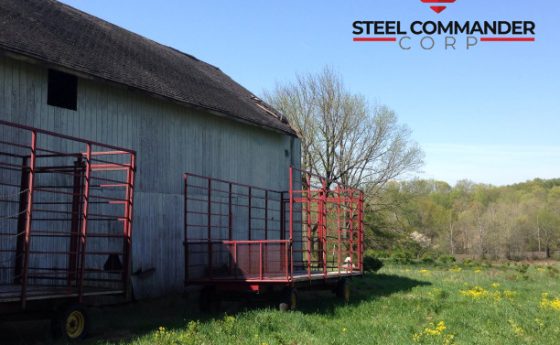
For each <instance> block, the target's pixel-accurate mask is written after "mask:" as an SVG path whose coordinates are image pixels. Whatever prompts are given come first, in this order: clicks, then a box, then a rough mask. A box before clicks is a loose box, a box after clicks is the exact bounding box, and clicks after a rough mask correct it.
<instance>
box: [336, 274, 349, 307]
mask: <svg viewBox="0 0 560 345" xmlns="http://www.w3.org/2000/svg"><path fill="white" fill-rule="evenodd" d="M350 295H351V288H350V280H349V279H346V278H343V279H341V280H339V281H338V283H337V286H336V297H338V298H340V299H341V300H342V301H344V303H349V302H350Z"/></svg>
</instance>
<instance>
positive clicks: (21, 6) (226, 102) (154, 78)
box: [0, 0, 295, 135]
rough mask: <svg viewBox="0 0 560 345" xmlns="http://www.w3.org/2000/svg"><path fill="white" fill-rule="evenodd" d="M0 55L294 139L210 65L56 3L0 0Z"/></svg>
mask: <svg viewBox="0 0 560 345" xmlns="http://www.w3.org/2000/svg"><path fill="white" fill-rule="evenodd" d="M0 50H4V51H9V52H12V53H16V54H20V55H25V56H28V57H31V58H33V59H36V60H39V61H42V62H45V63H48V64H49V65H54V66H61V67H64V68H66V69H70V70H73V71H76V72H79V73H83V74H86V75H88V76H93V77H96V78H101V79H103V80H108V81H111V82H115V83H118V84H123V85H126V86H129V87H132V88H135V89H139V90H142V91H145V92H148V93H150V94H154V95H158V96H161V97H164V98H166V99H169V100H173V101H175V102H179V103H184V104H188V105H191V106H195V107H200V108H204V109H208V110H212V111H215V112H218V113H220V114H223V115H225V116H228V117H231V118H235V119H238V120H242V121H244V122H250V123H252V124H255V125H259V126H264V127H267V128H272V129H275V130H279V131H282V132H285V133H288V134H291V135H295V132H294V130H293V129H292V128H291V127H290V125H289V124H288V122H287V121H286V120H285V119H283V118H282V116H281V115H280V114H279V113H278V112H276V111H275V110H274V109H272V108H270V107H269V106H268V105H266V104H265V103H263V102H262V101H261V100H259V99H258V98H256V97H255V96H254V95H253V94H252V93H251V92H250V91H248V90H247V89H245V88H244V87H242V86H241V85H239V84H238V83H236V82H235V81H234V80H232V79H231V78H230V77H228V76H227V75H226V74H224V73H223V72H222V71H220V70H219V69H218V68H216V67H214V66H212V65H210V64H208V63H205V62H204V61H200V60H198V59H197V58H195V57H193V56H191V55H188V54H185V53H182V52H180V51H178V50H176V49H173V48H171V47H167V46H164V45H161V44H159V43H157V42H154V41H152V40H150V39H147V38H145V37H142V36H140V35H137V34H135V33H132V32H130V31H128V30H125V29H123V28H120V27H118V26H116V25H113V24H111V23H108V22H106V21H104V20H101V19H99V18H97V17H94V16H91V15H89V14H87V13H84V12H81V11H79V10H76V9H74V8H72V7H70V6H68V5H65V4H62V3H60V2H58V1H54V0H0ZM209 116H211V115H209Z"/></svg>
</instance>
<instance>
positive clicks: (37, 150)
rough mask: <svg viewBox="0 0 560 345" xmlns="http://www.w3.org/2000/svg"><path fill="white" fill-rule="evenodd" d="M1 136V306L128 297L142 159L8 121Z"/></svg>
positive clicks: (0, 124) (3, 123)
mask: <svg viewBox="0 0 560 345" xmlns="http://www.w3.org/2000/svg"><path fill="white" fill-rule="evenodd" d="M0 132H1V133H2V139H1V140H0V206H1V207H0V225H1V228H0V240H1V241H0V258H2V260H0V303H14V302H17V303H20V304H21V308H22V309H25V308H26V304H27V302H28V301H30V300H39V299H41V300H45V299H51V298H75V299H76V300H77V301H78V302H82V300H83V298H84V296H91V295H104V294H121V293H122V294H126V293H127V291H128V290H129V289H128V287H129V277H130V257H131V256H130V251H131V239H132V207H133V195H134V175H135V155H136V153H135V152H134V151H132V150H127V149H123V148H119V147H115V146H111V145H105V144H101V143H97V142H93V141H88V140H83V139H79V138H74V137H71V136H66V135H61V134H57V133H53V132H49V131H45V130H41V129H37V128H33V127H29V126H23V125H19V124H14V123H10V122H6V121H2V120H0ZM5 138H6V139H5ZM18 162H20V163H18ZM14 173H16V174H19V175H20V176H21V177H20V179H21V180H20V181H21V182H20V181H15V177H14V175H13V174H14ZM18 182H20V183H18ZM68 184H70V185H68ZM14 196H15V197H18V196H19V200H15V199H10V197H14ZM17 205H19V213H17V214H15V215H14V214H7V215H6V214H2V213H5V212H2V210H3V211H8V213H10V211H11V210H12V209H13V208H14V206H17ZM69 209H70V210H69ZM16 225H17V227H16ZM43 227H45V228H43ZM14 242H17V244H16V245H13V243H14ZM119 247H120V249H117V248H119ZM64 258H67V259H64ZM64 262H66V263H64ZM7 263H8V265H7V266H6V264H7ZM61 263H62V264H61ZM10 272H13V273H10Z"/></svg>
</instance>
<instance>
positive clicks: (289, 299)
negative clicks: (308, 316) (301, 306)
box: [279, 288, 298, 311]
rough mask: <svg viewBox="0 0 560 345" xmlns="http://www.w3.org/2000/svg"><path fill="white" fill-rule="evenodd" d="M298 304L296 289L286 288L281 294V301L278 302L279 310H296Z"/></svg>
mask: <svg viewBox="0 0 560 345" xmlns="http://www.w3.org/2000/svg"><path fill="white" fill-rule="evenodd" d="M297 302H298V292H297V289H296V288H286V289H284V291H283V292H282V301H281V302H280V306H279V307H280V310H282V311H288V310H296V309H297Z"/></svg>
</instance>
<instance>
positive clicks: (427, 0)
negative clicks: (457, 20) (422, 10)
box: [421, 0, 456, 13]
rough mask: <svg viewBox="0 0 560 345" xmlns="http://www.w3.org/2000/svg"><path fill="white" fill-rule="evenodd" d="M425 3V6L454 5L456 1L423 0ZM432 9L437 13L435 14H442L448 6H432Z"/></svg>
mask: <svg viewBox="0 0 560 345" xmlns="http://www.w3.org/2000/svg"><path fill="white" fill-rule="evenodd" d="M421 1H422V2H423V3H425V4H452V3H454V2H455V1H456V0H421ZM430 8H431V9H432V10H433V11H434V12H435V13H441V12H443V11H444V10H445V9H446V8H447V6H442V5H439V6H436V5H432V6H430Z"/></svg>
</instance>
